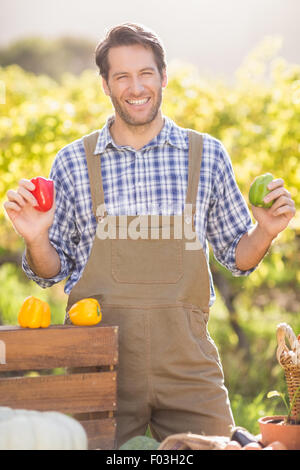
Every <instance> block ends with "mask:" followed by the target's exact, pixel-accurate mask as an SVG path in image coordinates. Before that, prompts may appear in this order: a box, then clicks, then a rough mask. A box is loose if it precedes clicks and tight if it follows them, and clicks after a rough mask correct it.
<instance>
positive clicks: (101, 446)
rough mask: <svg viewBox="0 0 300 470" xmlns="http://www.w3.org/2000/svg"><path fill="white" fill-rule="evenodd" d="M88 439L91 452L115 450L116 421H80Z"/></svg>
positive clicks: (112, 419)
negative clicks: (94, 450) (93, 450)
mask: <svg viewBox="0 0 300 470" xmlns="http://www.w3.org/2000/svg"><path fill="white" fill-rule="evenodd" d="M80 424H82V426H83V427H84V429H85V431H86V433H87V437H88V448H89V450H92V449H98V450H112V449H114V448H115V434H116V420H115V419H114V418H106V419H93V420H88V421H80Z"/></svg>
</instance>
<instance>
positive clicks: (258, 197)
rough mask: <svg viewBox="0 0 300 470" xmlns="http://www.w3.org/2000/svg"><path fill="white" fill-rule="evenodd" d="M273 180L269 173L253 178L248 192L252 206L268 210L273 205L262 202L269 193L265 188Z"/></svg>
mask: <svg viewBox="0 0 300 470" xmlns="http://www.w3.org/2000/svg"><path fill="white" fill-rule="evenodd" d="M273 179H274V177H273V175H271V173H265V174H264V175H261V176H258V177H257V178H255V180H254V181H253V183H252V184H251V186H250V190H249V201H250V203H251V204H252V205H253V206H256V207H264V208H267V209H268V208H270V207H271V206H272V205H273V202H274V201H270V202H268V203H265V202H264V197H265V196H266V195H267V194H268V193H269V192H270V191H269V189H268V187H267V186H268V184H269V183H270V182H271V181H273Z"/></svg>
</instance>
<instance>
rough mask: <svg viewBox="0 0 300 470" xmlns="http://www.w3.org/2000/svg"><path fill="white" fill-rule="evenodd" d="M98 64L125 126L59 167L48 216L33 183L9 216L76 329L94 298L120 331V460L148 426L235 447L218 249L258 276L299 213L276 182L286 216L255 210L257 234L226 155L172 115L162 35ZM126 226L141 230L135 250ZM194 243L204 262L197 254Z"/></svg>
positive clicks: (75, 147) (121, 37)
mask: <svg viewBox="0 0 300 470" xmlns="http://www.w3.org/2000/svg"><path fill="white" fill-rule="evenodd" d="M96 63H97V65H98V66H99V69H100V74H101V76H102V84H103V89H104V92H105V93H106V94H107V95H108V96H109V97H110V99H111V101H112V104H113V106H114V110H115V113H114V116H112V117H111V118H109V119H108V121H107V123H106V125H105V126H104V127H103V128H102V129H100V130H97V131H94V132H92V133H91V134H90V135H88V136H84V137H83V138H82V139H78V140H77V141H75V142H73V143H71V144H69V145H67V146H66V147H64V148H63V149H62V150H61V151H60V152H59V153H58V155H57V156H56V158H55V161H54V163H53V166H52V170H51V174H50V177H51V178H52V179H53V180H54V181H55V190H56V204H54V205H53V207H52V209H51V210H49V211H48V212H46V213H41V212H38V211H36V210H35V209H34V206H35V204H36V201H35V199H34V197H33V195H32V194H31V192H30V190H32V189H33V187H32V186H33V185H32V183H31V182H30V181H29V180H25V179H24V180H22V181H21V182H20V185H19V188H18V190H17V191H9V192H8V201H7V202H6V203H5V208H6V211H7V213H8V215H9V217H10V218H11V220H12V223H13V224H14V227H15V229H16V230H17V231H18V232H19V233H20V235H21V236H22V237H23V239H24V241H25V243H26V251H25V253H24V257H23V268H24V270H25V272H26V273H27V275H28V277H29V278H31V279H33V280H35V281H36V282H37V283H38V284H39V285H40V286H42V287H49V286H51V285H53V284H54V283H55V282H59V281H61V280H63V279H65V278H68V279H67V282H66V285H65V292H66V293H67V294H69V298H68V304H67V308H66V320H65V321H66V322H69V318H68V310H69V309H70V307H71V306H72V305H73V304H74V303H75V302H77V301H78V300H80V299H81V298H85V297H93V298H96V299H97V300H98V301H99V302H100V305H101V309H102V316H103V323H105V324H110V325H118V326H119V332H120V339H119V367H118V403H117V407H118V410H117V443H116V446H117V447H119V446H120V445H121V444H122V443H124V442H125V441H126V440H128V439H130V438H131V437H133V436H136V435H143V434H144V433H145V432H146V429H147V426H148V425H149V426H150V428H151V431H152V433H153V436H154V437H155V438H156V439H157V440H159V441H162V440H163V439H165V438H166V437H167V436H168V435H170V434H174V433H181V432H188V431H190V432H192V433H196V434H203V433H204V434H207V435H223V436H228V435H230V427H231V426H232V425H233V417H232V413H231V409H230V404H229V400H228V393H227V390H226V388H225V386H224V377H223V371H222V366H221V363H220V358H219V355H218V351H217V349H216V346H215V344H214V342H213V340H212V339H211V337H210V335H209V333H208V330H207V322H208V318H209V309H210V307H211V305H212V304H213V302H214V300H215V291H214V286H213V280H212V276H211V272H210V269H209V264H208V260H209V253H208V243H210V244H211V246H212V249H213V252H214V255H215V256H216V258H217V259H218V260H219V262H220V263H222V264H223V265H224V266H225V267H226V268H227V269H228V270H230V271H231V272H232V273H233V275H235V276H242V275H248V274H250V273H251V272H252V271H253V270H254V269H255V268H256V267H257V265H258V263H259V262H260V261H261V259H262V258H263V257H264V255H265V253H266V252H267V250H268V248H269V246H270V244H271V242H272V240H273V239H274V238H275V237H276V236H277V234H278V233H279V232H281V231H282V230H284V229H285V227H286V226H287V225H288V223H289V221H290V219H291V218H292V217H293V215H294V214H295V207H294V202H293V201H292V199H291V196H290V194H289V193H288V191H287V190H286V189H285V188H284V183H283V181H282V180H281V179H277V180H274V181H272V182H271V183H270V184H269V189H270V190H271V191H270V193H269V195H268V198H269V200H273V201H274V203H273V205H272V207H271V208H270V209H263V208H254V207H253V208H252V209H253V215H254V217H255V218H256V221H257V223H256V224H255V225H252V221H251V217H250V213H249V211H248V207H247V204H246V202H245V201H244V199H243V197H242V195H241V193H240V191H239V189H238V186H237V184H236V181H235V178H234V173H233V170H232V166H231V162H230V158H229V156H228V154H227V152H226V150H225V148H224V146H223V145H222V143H221V142H220V141H218V140H217V139H215V138H214V137H212V136H210V135H208V134H206V133H199V132H195V131H191V130H188V129H184V128H181V127H179V126H177V125H176V124H175V123H174V122H173V121H172V120H171V119H169V118H168V117H166V116H163V115H162V112H161V102H162V91H163V88H164V87H165V86H166V85H167V75H166V64H165V56H164V50H163V47H162V45H161V43H160V41H159V40H158V38H157V36H156V35H155V34H154V33H153V32H151V31H149V30H147V29H146V28H144V27H142V26H139V25H134V24H124V25H119V26H116V27H115V28H112V29H111V30H110V31H109V32H108V34H107V36H106V37H105V38H104V40H103V41H101V42H100V44H99V45H98V46H97V49H96ZM186 208H190V213H187V212H186ZM137 216H141V219H140V220H139V221H138V224H135V220H134V219H133V218H134V217H137ZM149 216H150V217H149ZM149 218H150V219H151V220H150V225H151V227H150V229H151V230H150V229H149ZM104 219H106V220H110V221H112V223H113V225H114V228H115V229H118V230H112V232H111V233H113V236H112V237H106V236H105V237H100V236H98V234H99V233H101V227H102V226H103V222H104ZM153 221H154V223H152V222H153ZM128 223H129V225H130V226H131V228H132V226H133V224H135V225H134V227H135V228H137V226H138V230H136V231H134V230H131V231H130V233H131V236H124V233H127V234H128V231H127V228H128ZM179 228H180V229H182V230H179ZM124 229H125V230H124ZM186 229H189V230H186ZM191 229H192V230H191ZM149 230H150V235H151V236H149ZM189 232H193V233H195V235H196V239H197V242H198V243H197V244H196V249H187V245H186V238H187V236H186V234H187V233H189ZM166 233H167V234H169V235H168V236H165V234H166ZM116 234H117V235H116ZM162 234H164V235H162ZM179 235H180V236H179Z"/></svg>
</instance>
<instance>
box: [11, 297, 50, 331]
mask: <svg viewBox="0 0 300 470" xmlns="http://www.w3.org/2000/svg"><path fill="white" fill-rule="evenodd" d="M18 322H19V324H20V325H21V326H22V327H23V328H26V327H27V328H47V327H48V326H49V325H50V323H51V311H50V307H49V305H48V304H47V302H44V301H43V300H40V299H37V298H36V297H33V296H30V297H27V298H26V299H25V300H24V302H23V304H22V306H21V309H20V311H19V316H18Z"/></svg>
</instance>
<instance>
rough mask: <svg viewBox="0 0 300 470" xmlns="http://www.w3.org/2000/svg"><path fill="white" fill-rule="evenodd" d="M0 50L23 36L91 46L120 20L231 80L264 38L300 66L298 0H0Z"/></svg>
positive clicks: (170, 54) (174, 55)
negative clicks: (80, 40) (277, 42)
mask: <svg viewBox="0 0 300 470" xmlns="http://www.w3.org/2000/svg"><path fill="white" fill-rule="evenodd" d="M0 1H1V10H0V11H1V17H0V46H3V45H5V44H7V43H9V42H10V41H12V40H15V39H19V38H21V37H24V36H28V35H43V36H47V37H55V36H61V35H68V34H69V35H79V36H84V37H91V38H92V39H94V40H95V43H96V42H97V41H98V40H100V39H101V38H102V37H103V35H104V32H105V30H106V29H107V28H109V27H111V26H113V25H115V24H118V23H122V22H125V21H131V22H138V23H142V24H145V25H146V26H148V27H150V28H151V29H153V30H154V31H155V32H156V33H157V34H158V35H159V36H160V37H161V39H162V41H163V43H164V45H165V48H166V51H167V58H168V60H169V61H170V60H172V59H179V60H182V61H184V62H191V63H194V64H196V65H197V66H198V67H201V70H202V71H204V72H207V73H210V74H217V75H218V76H224V77H225V76H229V77H230V76H231V75H232V74H233V73H234V71H235V70H236V68H237V67H238V66H239V65H240V64H241V62H242V60H243V59H244V58H245V56H246V55H247V54H248V53H249V51H250V50H251V49H253V48H254V47H256V46H257V45H258V44H259V43H260V42H261V41H262V39H263V38H264V37H265V36H267V35H268V36H270V35H273V36H282V38H283V47H282V49H281V55H282V56H283V57H285V58H286V59H287V60H288V61H290V62H294V63H300V48H299V44H300V28H299V18H300V0H184V1H182V0H181V1H180V0H149V1H148V2H145V1H142V0H106V1H104V0H0Z"/></svg>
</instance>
